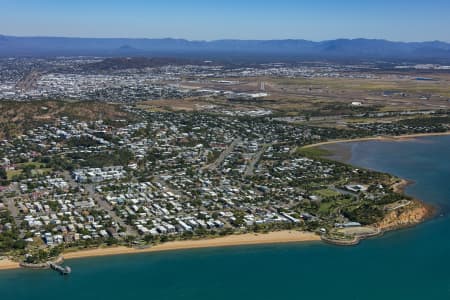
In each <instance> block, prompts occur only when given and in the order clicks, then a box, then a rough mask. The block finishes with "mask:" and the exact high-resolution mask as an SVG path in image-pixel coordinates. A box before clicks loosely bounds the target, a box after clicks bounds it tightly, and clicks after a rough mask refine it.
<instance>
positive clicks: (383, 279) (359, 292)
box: [0, 136, 450, 300]
mask: <svg viewBox="0 0 450 300" xmlns="http://www.w3.org/2000/svg"><path fill="white" fill-rule="evenodd" d="M352 150H353V158H352V163H354V164H356V165H359V166H363V167H368V168H373V169H377V170H381V171H386V172H390V173H393V174H395V175H398V176H401V177H404V178H408V179H412V180H414V181H415V184H414V185H412V186H410V187H408V189H407V193H408V194H410V195H413V196H416V197H418V198H421V199H423V200H425V201H427V202H430V203H434V204H436V205H438V206H439V207H440V216H439V217H436V218H435V219H433V220H430V221H428V222H426V223H424V224H421V225H420V226H417V227H415V228H410V229H405V230H401V231H397V232H393V233H388V234H386V235H385V236H383V237H381V238H376V239H371V240H367V241H364V242H363V243H362V244H361V245H359V246H357V247H336V246H330V245H325V244H322V243H320V242H314V243H307V244H287V245H264V246H252V247H235V248H221V249H200V250H187V251H176V252H165V253H151V254H140V255H124V256H115V257H104V258H90V259H80V260H72V261H69V265H70V266H71V267H72V269H73V274H72V275H71V276H68V277H61V276H59V275H57V274H56V273H55V272H51V271H28V270H15V271H0V299H14V300H21V299H24V300H25V299H27V300H28V299H33V300H40V299H56V298H57V297H58V298H61V299H67V300H70V299H109V300H114V299H227V300H230V299H233V300H234V299H236V300H237V299H287V298H289V299H346V300H352V299H367V300H369V299H450V218H449V216H448V214H447V213H448V212H449V207H450V136H446V137H427V138H421V139H418V140H414V141H405V142H364V143H355V144H352Z"/></svg>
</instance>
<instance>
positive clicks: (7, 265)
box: [0, 259, 20, 270]
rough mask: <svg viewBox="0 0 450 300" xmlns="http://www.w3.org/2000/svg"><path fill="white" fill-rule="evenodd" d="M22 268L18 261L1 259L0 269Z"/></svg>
mask: <svg viewBox="0 0 450 300" xmlns="http://www.w3.org/2000/svg"><path fill="white" fill-rule="evenodd" d="M18 268H20V266H19V263H18V262H14V261H12V260H9V259H0V270H12V269H18Z"/></svg>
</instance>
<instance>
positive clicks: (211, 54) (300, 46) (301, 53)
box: [0, 35, 450, 61]
mask: <svg viewBox="0 0 450 300" xmlns="http://www.w3.org/2000/svg"><path fill="white" fill-rule="evenodd" d="M0 56H104V57H111V56H153V57H155V56H165V57H167V56H171V57H183V58H200V57H201V58H202V59H208V58H236V57H241V58H263V57H267V58H270V59H273V58H280V59H283V58H286V59H312V58H314V59H330V60H332V59H344V60H345V59H360V60H365V59H380V60H393V59H394V60H399V59H401V60H414V61H450V44H449V43H444V42H439V41H434V42H412V43H407V42H391V41H386V40H371V39H337V40H329V41H322V42H313V41H307V40H295V39H289V40H216V41H189V40H184V39H171V38H167V39H126V38H65V37H15V36H4V35H0Z"/></svg>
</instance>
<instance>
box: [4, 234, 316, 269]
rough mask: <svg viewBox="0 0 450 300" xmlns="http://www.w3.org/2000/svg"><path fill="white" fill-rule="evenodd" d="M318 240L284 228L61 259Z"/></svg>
mask: <svg viewBox="0 0 450 300" xmlns="http://www.w3.org/2000/svg"><path fill="white" fill-rule="evenodd" d="M316 241H321V239H320V236H319V235H317V234H315V233H313V232H307V231H297V230H284V231H275V232H269V233H246V234H234V235H229V236H224V237H218V238H211V239H201V240H186V241H172V242H167V243H163V244H158V245H156V246H152V247H149V248H145V249H136V248H129V247H125V246H116V247H108V248H94V249H86V250H79V251H74V252H67V253H63V254H62V257H63V258H64V260H70V259H81V258H89V257H104V256H115V255H125V254H141V253H152V252H166V251H175V250H190V249H205V248H224V247H236V246H252V245H273V244H289V243H305V242H316ZM19 268H20V264H19V263H17V262H13V261H11V260H9V259H5V260H0V270H12V269H19Z"/></svg>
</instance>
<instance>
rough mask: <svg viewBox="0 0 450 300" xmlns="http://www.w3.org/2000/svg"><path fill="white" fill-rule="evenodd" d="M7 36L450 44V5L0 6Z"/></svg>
mask: <svg viewBox="0 0 450 300" xmlns="http://www.w3.org/2000/svg"><path fill="white" fill-rule="evenodd" d="M0 34H7V35H20V36H36V35H39V36H77V37H148V38H161V37H174V38H187V39H191V40H192V39H194V40H213V39H224V38H237V39H284V38H303V39H308V40H327V39H335V38H358V37H364V38H384V39H389V40H396V41H424V40H442V41H450V1H449V0H423V1H418V0H390V1H389V0H308V1H306V0H277V1H275V0H273V1H272V0H259V1H258V0H227V1H220V0H219V1H217V0H209V1H206V0H147V1H144V0H123V1H119V0H9V1H8V0H0Z"/></svg>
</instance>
